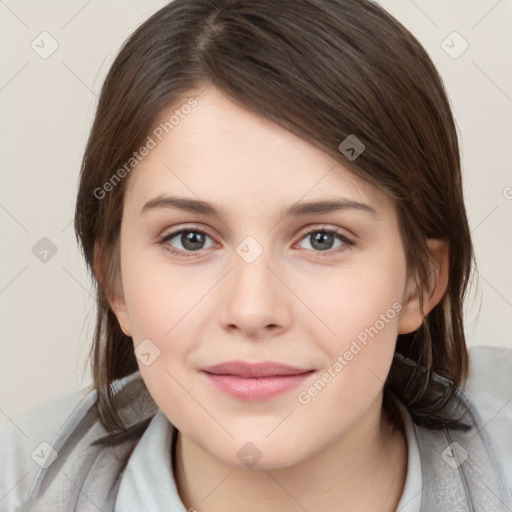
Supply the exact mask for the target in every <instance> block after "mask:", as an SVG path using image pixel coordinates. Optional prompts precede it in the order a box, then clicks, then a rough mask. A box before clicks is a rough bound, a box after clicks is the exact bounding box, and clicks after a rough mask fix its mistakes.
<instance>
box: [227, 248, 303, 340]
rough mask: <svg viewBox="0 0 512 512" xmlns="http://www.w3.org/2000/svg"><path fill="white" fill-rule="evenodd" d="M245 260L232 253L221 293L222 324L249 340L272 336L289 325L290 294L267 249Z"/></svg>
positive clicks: (291, 295)
mask: <svg viewBox="0 0 512 512" xmlns="http://www.w3.org/2000/svg"><path fill="white" fill-rule="evenodd" d="M240 254H242V253H240ZM248 261H250V259H249V260H245V259H244V258H243V257H241V256H240V255H239V254H238V253H237V252H234V254H233V267H234V268H233V270H232V271H231V272H229V274H228V276H226V280H225V283H224V285H223V287H222V292H221V293H222V305H221V309H220V321H221V324H222V327H223V328H224V329H226V330H228V331H232V332H238V333H239V334H240V335H241V336H244V337H248V338H253V339H260V338H265V337H270V336H275V335H277V334H278V333H282V332H284V331H286V330H287V329H289V327H290V323H291V301H292V297H293V294H292V293H291V291H290V290H289V289H288V288H287V287H286V284H285V282H286V279H285V278H284V276H282V275H280V274H282V271H280V270H279V266H278V265H276V264H275V262H274V261H273V260H272V258H271V257H270V251H269V250H263V252H262V253H261V254H260V256H259V257H258V258H257V259H256V260H255V261H252V262H248Z"/></svg>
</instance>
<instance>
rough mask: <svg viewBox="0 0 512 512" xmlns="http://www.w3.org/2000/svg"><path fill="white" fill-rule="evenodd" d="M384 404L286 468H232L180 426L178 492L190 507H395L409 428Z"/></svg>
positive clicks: (205, 511) (384, 511)
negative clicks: (391, 417)
mask: <svg viewBox="0 0 512 512" xmlns="http://www.w3.org/2000/svg"><path fill="white" fill-rule="evenodd" d="M381 403H382V402H381V401H380V402H379V403H378V404H377V405H378V407H376V408H375V410H371V411H369V414H368V415H367V417H365V418H363V419H362V420H361V421H360V422H359V423H357V424H356V425H355V426H354V428H352V429H351V431H350V432H347V433H346V434H344V435H343V436H342V437H341V438H339V439H337V440H335V441H334V442H333V443H332V444H331V445H329V446H327V447H326V448H324V449H322V450H321V451H319V452H317V453H315V454H314V455H313V456H311V457H309V458H307V459H305V460H301V461H299V462H298V463H296V464H293V465H292V466H288V467H284V468H277V469H270V470H267V469H257V468H252V469H250V470H248V469H239V468H234V467H232V466H228V465H226V464H224V463H223V462H222V461H220V460H219V459H217V458H216V457H214V456H213V455H212V454H210V453H209V452H207V451H205V450H204V449H203V448H201V447H200V446H198V445H197V444H195V443H194V442H193V441H192V440H191V439H190V438H188V437H186V436H183V435H182V434H181V433H178V439H177V443H176V447H175V457H176V459H175V462H176V464H175V465H176V468H175V472H176V473H175V478H176V483H177V487H178V492H179V494H180V498H181V500H182V501H183V503H184V505H185V506H186V508H187V510H197V511H201V512H210V511H218V510H244V511H247V512H253V511H261V510H281V511H284V512H287V511H295V510H315V511H317V512H324V511H325V512H327V511H329V512H330V511H332V510H337V511H340V512H344V511H351V512H358V511H365V512H368V511H369V510H376V511H377V510H378V511H379V512H388V511H389V512H393V511H395V510H396V507H397V506H398V503H399V501H400V496H401V494H402V491H403V487H404V483H405V477H406V472H407V444H406V442H405V435H404V433H403V429H400V428H397V429H393V427H392V426H391V424H390V423H389V421H388V419H387V415H386V414H383V413H382V406H381ZM312 435H314V433H312Z"/></svg>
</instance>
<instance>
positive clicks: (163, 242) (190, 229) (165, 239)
mask: <svg viewBox="0 0 512 512" xmlns="http://www.w3.org/2000/svg"><path fill="white" fill-rule="evenodd" d="M188 232H190V233H201V234H203V235H206V236H208V237H210V238H211V239H212V240H213V236H212V235H211V233H210V232H208V231H207V230H206V229H199V228H194V227H185V228H181V229H179V230H178V231H174V232H172V233H169V234H168V235H165V236H164V237H162V238H161V239H160V240H159V241H158V242H159V244H161V245H162V246H163V248H164V249H165V250H166V251H168V252H170V253H171V254H173V255H175V256H178V257H180V258H190V257H193V256H195V254H197V253H199V252H201V250H202V249H199V250H198V251H185V252H184V251H181V250H178V251H177V250H174V249H172V248H171V247H170V245H169V244H168V243H167V242H168V241H169V240H172V239H173V238H174V237H175V236H177V235H181V234H182V233H188ZM313 233H327V234H329V235H333V236H335V237H337V238H338V239H339V240H340V241H341V242H343V245H341V246H340V247H338V248H336V249H328V250H326V251H315V250H312V252H315V253H318V255H319V256H320V257H329V256H332V255H333V253H334V254H336V253H340V252H344V251H346V250H349V249H350V248H351V247H353V246H354V245H355V242H354V241H352V240H350V239H349V238H348V237H347V236H346V235H344V234H343V233H342V232H340V231H338V230H336V229H333V228H314V229H311V230H309V231H307V232H306V233H303V234H302V236H301V238H300V240H302V239H304V238H306V237H307V236H309V235H311V234H313Z"/></svg>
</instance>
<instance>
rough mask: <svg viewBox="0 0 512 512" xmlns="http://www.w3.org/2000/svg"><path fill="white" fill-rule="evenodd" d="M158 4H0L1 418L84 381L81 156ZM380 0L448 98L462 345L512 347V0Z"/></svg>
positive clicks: (88, 297) (86, 304) (22, 0)
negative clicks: (121, 55) (463, 248)
mask: <svg viewBox="0 0 512 512" xmlns="http://www.w3.org/2000/svg"><path fill="white" fill-rule="evenodd" d="M165 3H166V2H164V1H156V0H145V1H144V2H140V1H139V2H136V1H134V0H130V1H127V0H122V1H121V0H116V1H114V0H109V1H102V2H82V1H72V2H56V1H46V2H44V3H43V2H36V1H28V0H11V1H10V2H7V3H5V2H1V3H0V28H1V34H2V36H1V37H2V43H3V45H2V48H3V51H2V52H3V59H2V67H1V76H0V109H1V115H2V121H3V136H2V142H1V144H2V146H1V157H2V160H3V176H2V186H1V189H0V190H1V196H0V221H1V229H2V233H3V235H2V240H3V244H2V248H3V250H2V265H1V270H0V307H1V315H2V316H1V321H2V326H3V329H2V340H1V356H0V421H7V419H8V418H13V417H15V416H17V415H19V414H21V413H23V412H25V411H28V410H30V409H33V408H34V407H36V406H38V405H40V404H42V403H44V402H46V401H48V400H50V399H52V398H54V397H56V396H58V395H61V394H64V393H66V392H69V391H72V390H75V389H79V388H82V387H84V386H85V385H87V384H89V383H90V372H89V370H88V369H87V366H86V359H87V356H88V353H89V347H90V343H91V340H92V334H93V329H94V320H95V312H94V302H93V297H92V293H93V291H92V290H93V288H92V284H91V281H90V277H89V276H88V274H87V271H86V268H85V264H84V262H83V259H82V256H81V254H80V252H79V250H78V247H77V244H76V241H75V237H74V231H73V215H74V204H75V195H76V188H77V179H78V173H79V168H80V161H81V158H82V152H83V150H84V147H85V143H86V140H87V136H88V132H89V129H90V126H91V123H92V119H93V115H94V111H95V107H96V103H97V99H98V95H99V91H100V88H101V85H102V82H103V79H104V77H105V75H106V72H107V70H108V67H109V65H110V64H111V63H112V61H113V59H114V57H115V54H116V53H117V51H118V49H119V47H120V45H121V43H122V42H123V41H124V40H125V39H126V37H127V36H128V35H129V34H130V33H131V32H133V30H134V29H135V28H136V27H137V26H138V25H139V24H140V23H142V22H143V21H144V20H145V19H146V18H147V17H148V16H149V15H150V14H152V13H153V12H155V11H156V10H157V9H158V8H160V7H161V6H163V5H165ZM380 3H381V4H382V5H383V6H384V7H385V8H386V9H388V10H389V11H390V12H391V14H393V15H394V16H395V17H396V18H397V19H398V20H399V21H401V22H402V23H403V24H404V25H405V26H406V27H407V28H408V29H409V30H410V31H411V32H412V33H413V34H414V35H415V36H416V37H417V38H418V39H419V40H420V42H421V43H422V44H423V45H424V46H425V48H426V49H427V51H428V52H429V53H430V55H431V57H432V59H433V61H434V63H435V64H436V66H437V68H438V69H439V72H440V74H441V76H442V78H443V80H444V82H445V84H446V88H447V90H448V93H449V96H450V99H451V102H452V104H453V109H454V113H455V117H456V120H457V124H458V129H459V133H460V142H461V148H462V158H463V172H464V184H465V193H466V202H467V208H468V215H469V219H470V224H471V227H472V232H473V237H474V243H475V247H476V254H477V261H478V274H477V277H478V279H479V282H478V286H475V287H474V289H473V293H472V299H471V301H470V302H468V308H467V309H468V316H467V319H466V329H467V334H468V341H469V344H470V345H477V344H488V345H503V346H512V338H511V336H510V325H509V322H510V319H511V317H512V270H511V261H512V241H511V232H512V231H511V220H512V172H511V163H510V157H509V152H510V146H511V132H512V130H511V121H512V57H511V56H512V2H511V1H510V0H502V1H496V0H478V1H476V0H471V1H468V0H450V1H449V2H447V1H441V0H438V1H429V2H427V1H422V2H420V0H416V1H415V2H413V1H412V0H410V1H405V0H401V1H398V0H383V1H382V2H380ZM43 31H46V32H48V33H49V34H50V35H51V37H52V38H53V39H54V40H56V41H57V43H58V48H57V50H56V51H55V52H54V53H53V54H52V55H50V56H49V57H48V58H46V59H43V58H42V57H40V55H39V54H38V53H36V51H34V49H33V48H32V46H31V45H32V44H33V45H34V46H36V47H37V48H38V51H39V52H44V51H49V50H50V49H51V44H54V43H52V41H51V40H50V39H49V38H48V36H39V35H40V34H41V33H42V32H43ZM454 31H456V32H458V33H459V34H460V36H462V38H463V39H461V38H460V37H459V36H458V35H451V34H452V33H453V32H454ZM41 38H45V39H43V40H42V39H41ZM464 40H465V41H467V44H468V45H469V46H468V48H467V49H466V51H464V53H462V54H461V55H460V56H458V55H457V54H458V53H460V51H461V50H462V49H463V48H464V46H465V44H466V43H464ZM33 41H35V42H34V43H33ZM443 41H445V42H444V43H443ZM447 52H448V53H447ZM450 54H451V55H450ZM454 57H456V58H454ZM45 237H46V238H47V239H49V240H50V241H51V243H49V242H48V240H43V241H41V239H42V238H45ZM34 247H35V249H34ZM52 249H53V251H55V250H56V251H57V252H56V253H55V254H54V255H52ZM44 250H48V251H49V252H48V255H47V261H41V259H40V258H42V257H43V256H44V253H43V251H44ZM34 253H35V254H34Z"/></svg>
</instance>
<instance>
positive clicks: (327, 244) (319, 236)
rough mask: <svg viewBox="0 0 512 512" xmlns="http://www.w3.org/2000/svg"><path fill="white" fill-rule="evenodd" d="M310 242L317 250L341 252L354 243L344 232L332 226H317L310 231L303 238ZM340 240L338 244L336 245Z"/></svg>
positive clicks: (314, 249) (312, 247)
mask: <svg viewBox="0 0 512 512" xmlns="http://www.w3.org/2000/svg"><path fill="white" fill-rule="evenodd" d="M302 240H306V241H307V242H308V243H309V246H310V247H306V249H312V250H313V251H315V252H341V251H344V250H346V249H348V248H350V247H351V246H353V245H354V242H353V241H352V240H350V239H349V238H348V237H347V236H346V235H345V234H343V233H342V232H340V231H338V230H336V229H332V228H329V229H327V228H316V229H312V230H310V231H308V232H307V233H305V234H304V236H303V237H302V238H301V241H302ZM336 242H338V245H335V244H336Z"/></svg>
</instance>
